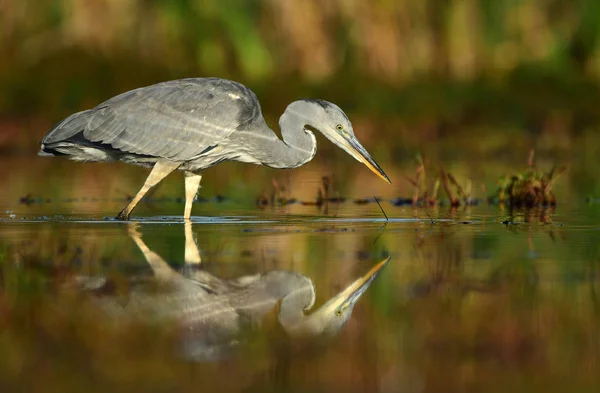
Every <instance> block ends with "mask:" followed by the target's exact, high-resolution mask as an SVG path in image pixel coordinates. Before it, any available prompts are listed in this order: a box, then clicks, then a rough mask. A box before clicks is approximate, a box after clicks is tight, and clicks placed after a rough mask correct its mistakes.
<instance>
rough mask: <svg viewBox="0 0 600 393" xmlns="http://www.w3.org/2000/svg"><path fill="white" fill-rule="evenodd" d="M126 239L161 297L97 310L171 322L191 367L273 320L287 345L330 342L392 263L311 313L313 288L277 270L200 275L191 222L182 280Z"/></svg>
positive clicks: (140, 297) (134, 233) (137, 294)
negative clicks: (237, 275)
mask: <svg viewBox="0 0 600 393" xmlns="http://www.w3.org/2000/svg"><path fill="white" fill-rule="evenodd" d="M129 234H130V236H131V237H132V239H133V240H134V241H135V243H136V244H137V246H138V247H139V249H140V250H141V251H142V252H143V254H144V256H145V258H146V260H147V261H148V263H149V265H150V267H151V268H152V271H153V274H154V276H155V279H156V281H157V283H158V284H160V286H161V287H162V288H166V292H159V293H156V292H154V293H149V292H145V291H135V290H133V291H132V292H131V293H130V296H129V299H128V301H127V304H125V305H124V306H123V305H121V304H120V303H119V302H116V301H109V302H106V300H107V299H106V297H104V298H102V300H101V301H102V305H103V307H104V308H105V309H107V310H108V311H109V312H110V313H111V314H112V315H113V316H115V317H124V316H133V317H143V318H149V319H151V320H162V319H171V320H177V321H178V322H179V323H180V324H181V326H182V327H183V328H184V332H185V335H184V345H185V353H186V355H187V356H189V357H192V358H196V359H215V358H218V357H220V356H221V355H223V354H224V353H226V352H227V351H228V350H229V349H230V348H231V347H233V346H235V345H236V344H237V343H238V338H239V337H241V336H242V335H243V334H244V332H245V329H247V328H252V329H265V328H267V327H265V326H263V324H264V322H265V321H267V320H269V318H268V316H275V317H276V324H277V325H278V326H277V327H278V328H281V330H283V331H284V332H285V333H286V334H287V336H288V337H289V338H290V339H308V340H311V339H318V338H324V337H331V336H334V335H336V334H337V333H338V332H339V331H340V330H341V328H342V327H343V326H344V324H345V323H346V322H347V321H348V319H349V318H350V315H351V313H352V309H353V307H354V305H355V304H356V302H357V300H358V299H359V298H360V296H361V295H362V294H363V293H364V291H365V290H366V289H367V288H368V287H369V285H370V284H371V282H372V281H373V280H374V279H375V277H376V276H377V275H378V273H379V272H380V271H381V269H382V268H383V267H384V266H385V265H386V263H387V262H388V261H389V259H390V258H389V257H388V258H386V259H385V260H383V261H381V262H379V263H378V264H376V265H375V266H374V267H372V268H371V269H370V270H369V271H368V272H367V273H366V274H365V275H364V276H362V277H360V278H358V279H357V280H355V281H354V282H353V283H351V284H350V285H348V286H347V287H346V288H345V289H344V290H342V291H341V292H339V293H338V294H337V295H335V296H333V297H332V298H331V299H329V300H328V301H327V302H325V303H324V304H323V305H322V306H321V307H319V308H318V309H316V310H314V311H313V310H312V308H313V306H314V304H315V298H316V296H315V287H314V284H313V282H312V281H311V280H310V279H309V278H308V277H306V276H303V275H301V274H299V273H295V272H291V271H279V270H275V271H270V272H267V273H264V274H256V275H251V276H243V277H240V278H237V279H233V280H222V279H220V278H218V277H216V276H214V275H212V274H210V273H208V272H206V271H203V270H201V269H198V268H197V267H198V265H199V264H200V263H201V258H200V252H199V250H198V247H197V244H196V242H195V240H194V239H193V234H192V226H191V223H190V222H186V223H185V240H186V242H185V261H186V267H187V268H186V269H184V273H179V272H177V271H175V270H174V269H172V268H171V267H170V266H169V265H168V264H167V263H166V262H165V261H164V259H163V258H161V257H160V256H159V255H158V254H156V253H155V252H153V251H151V250H150V249H149V248H148V246H147V245H146V244H145V243H144V241H143V240H142V236H141V234H140V233H139V231H138V230H137V227H136V226H134V224H132V225H131V226H130V227H129ZM194 265H195V266H194ZM271 319H273V318H271Z"/></svg>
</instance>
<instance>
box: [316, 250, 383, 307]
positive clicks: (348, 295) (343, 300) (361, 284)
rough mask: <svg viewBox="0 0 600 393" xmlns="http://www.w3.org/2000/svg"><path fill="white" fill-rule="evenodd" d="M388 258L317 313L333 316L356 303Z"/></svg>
mask: <svg viewBox="0 0 600 393" xmlns="http://www.w3.org/2000/svg"><path fill="white" fill-rule="evenodd" d="M389 260H390V257H387V258H386V259H384V260H383V261H381V262H379V263H378V264H377V265H375V266H373V267H372V268H371V270H369V271H368V272H367V274H365V275H364V276H362V277H360V278H359V279H357V280H356V281H354V282H353V283H352V284H350V285H349V286H348V287H346V289H344V290H343V291H342V292H340V293H338V294H337V295H335V296H334V297H333V298H331V299H329V301H328V302H327V303H325V304H324V305H323V306H322V307H321V308H320V309H319V312H322V313H325V314H333V313H334V312H336V311H338V310H340V311H342V310H344V309H345V308H347V307H350V306H352V305H354V303H356V301H357V300H358V299H359V298H360V296H361V295H362V294H363V293H364V292H365V291H366V290H367V288H369V286H370V285H371V283H372V282H373V280H374V279H375V277H377V275H378V274H379V272H380V271H381V269H382V268H383V267H384V266H385V265H386V264H387V263H388V261H389Z"/></svg>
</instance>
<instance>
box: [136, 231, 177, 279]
mask: <svg viewBox="0 0 600 393" xmlns="http://www.w3.org/2000/svg"><path fill="white" fill-rule="evenodd" d="M127 231H128V233H129V236H130V237H131V238H132V239H133V241H134V242H135V244H136V245H137V246H138V248H139V249H140V251H141V252H142V253H144V257H145V258H146V261H147V262H148V264H149V265H150V267H151V268H152V272H153V273H154V276H155V277H156V279H157V280H159V281H162V282H172V281H173V280H177V279H179V278H181V276H180V275H179V274H178V273H177V272H175V271H174V270H173V269H172V268H171V267H170V266H169V264H168V263H167V262H165V260H164V259H162V258H161V257H160V255H158V254H157V253H155V252H154V251H152V250H150V249H149V248H148V246H147V245H146V243H144V241H143V240H142V235H141V234H140V232H139V231H138V224H137V223H136V224H133V223H132V224H128V225H127Z"/></svg>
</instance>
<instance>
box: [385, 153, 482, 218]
mask: <svg viewBox="0 0 600 393" xmlns="http://www.w3.org/2000/svg"><path fill="white" fill-rule="evenodd" d="M416 161H417V164H418V166H417V169H416V173H415V176H414V177H412V178H411V177H408V176H407V177H406V179H407V180H408V181H409V182H410V183H411V184H412V185H413V187H414V191H413V196H412V198H411V199H408V198H406V199H403V198H398V199H397V200H396V201H394V204H395V205H399V204H412V205H413V206H421V207H423V206H440V205H443V204H444V201H443V200H442V199H441V197H440V195H439V190H440V186H441V188H442V189H443V190H444V192H445V193H446V195H447V197H448V200H449V204H450V206H452V207H458V206H460V205H461V204H464V205H465V206H469V205H474V204H478V203H479V201H478V200H477V199H474V198H472V197H471V181H470V180H467V183H466V185H465V187H463V186H461V185H460V184H459V183H458V181H457V180H456V178H455V177H454V176H453V175H452V174H451V173H450V172H448V171H446V170H445V169H444V168H440V170H439V174H438V176H437V177H436V178H435V180H434V181H433V184H432V186H431V188H429V187H428V185H427V176H426V174H427V170H426V161H425V160H424V159H423V157H422V156H421V155H420V154H417V157H416ZM454 190H455V191H454Z"/></svg>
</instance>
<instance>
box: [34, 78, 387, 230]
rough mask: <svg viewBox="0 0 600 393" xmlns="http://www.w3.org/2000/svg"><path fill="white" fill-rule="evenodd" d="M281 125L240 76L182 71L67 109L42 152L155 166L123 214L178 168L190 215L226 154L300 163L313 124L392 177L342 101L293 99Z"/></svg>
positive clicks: (309, 146)
mask: <svg viewBox="0 0 600 393" xmlns="http://www.w3.org/2000/svg"><path fill="white" fill-rule="evenodd" d="M279 125H280V129H281V135H282V138H283V140H282V139H279V138H278V137H277V135H276V134H275V133H274V132H273V131H272V130H271V129H270V128H269V127H268V126H267V124H266V122H265V120H264V118H263V115H262V113H261V108H260V103H259V101H258V99H257V97H256V95H255V94H254V93H253V92H252V91H251V90H250V89H249V88H247V87H246V86H244V85H242V84H240V83H238V82H234V81H231V80H226V79H220V78H190V79H181V80H173V81H167V82H162V83H158V84H155V85H151V86H147V87H142V88H139V89H135V90H131V91H128V92H126V93H123V94H120V95H118V96H115V97H113V98H110V99H109V100H107V101H105V102H103V103H102V104H100V105H98V106H96V107H95V108H93V109H89V110H85V111H82V112H78V113H75V114H73V115H71V116H69V117H67V118H66V119H64V120H62V121H61V122H59V123H58V124H56V125H55V126H54V127H53V128H52V129H51V130H50V131H49V132H48V133H47V134H46V136H45V137H44V138H43V139H42V142H41V149H40V152H39V154H40V155H55V156H61V155H66V156H68V157H69V158H71V159H73V160H76V161H100V162H105V161H122V162H125V163H130V164H135V165H140V166H145V167H151V168H152V170H151V171H150V174H149V176H148V178H147V179H146V181H145V183H144V185H143V187H142V188H141V189H140V190H139V192H138V193H137V194H136V195H135V197H134V198H133V199H132V200H131V202H130V203H129V204H128V205H127V206H126V207H125V208H124V209H123V210H122V211H121V212H120V213H119V214H118V216H117V218H120V219H124V220H127V219H129V215H130V214H131V212H132V211H133V209H134V208H135V206H136V205H137V204H138V202H139V201H140V200H141V199H142V198H143V197H144V195H145V194H146V193H147V192H148V190H150V189H151V188H152V187H154V186H155V185H157V184H158V183H159V182H160V181H161V180H162V179H164V178H165V177H166V176H167V175H169V174H170V173H171V172H173V171H174V170H181V171H183V172H184V174H185V209H184V215H183V216H184V218H186V219H188V218H190V215H191V210H192V203H193V201H194V198H195V196H196V193H197V191H198V188H199V187H200V180H201V179H202V171H203V170H205V169H207V168H210V167H212V166H214V165H217V164H219V163H221V162H223V161H228V160H234V161H241V162H246V163H253V164H259V165H265V166H268V167H272V168H296V167H299V166H301V165H303V164H305V163H306V162H308V161H310V160H311V159H312V158H313V157H314V155H315V153H316V150H317V145H316V139H315V135H314V133H313V132H314V131H320V132H321V133H322V134H323V135H325V137H327V138H328V139H329V140H330V141H332V142H333V143H334V144H336V145H337V146H339V147H340V148H342V149H343V150H345V151H346V152H347V153H348V154H350V155H351V156H352V157H354V158H355V159H356V160H358V161H360V162H362V163H364V164H365V165H366V166H367V167H368V168H369V169H370V170H372V171H373V172H375V173H376V174H377V175H378V176H379V177H381V178H382V179H383V180H385V181H386V182H388V183H390V180H389V178H388V177H387V175H386V174H385V173H384V172H383V170H382V169H381V168H380V167H379V165H377V163H376V162H375V160H373V158H371V156H370V154H369V153H368V152H367V151H366V150H365V148H364V147H363V146H362V145H361V144H360V142H359V141H358V139H356V137H355V136H354V131H353V129H352V124H351V123H350V120H349V119H348V117H347V116H346V115H345V114H344V112H343V111H342V110H341V109H340V108H339V107H338V106H337V105H335V104H333V103H331V102H328V101H323V100H316V99H302V100H298V101H295V102H292V103H291V104H290V105H289V106H288V107H287V108H286V110H285V112H284V113H283V115H282V116H281V117H280V119H279Z"/></svg>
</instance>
